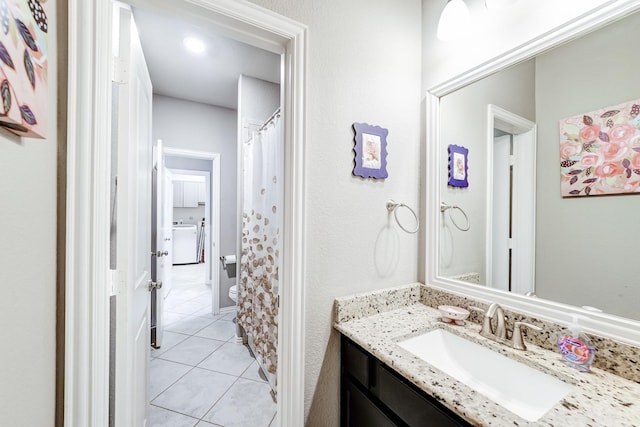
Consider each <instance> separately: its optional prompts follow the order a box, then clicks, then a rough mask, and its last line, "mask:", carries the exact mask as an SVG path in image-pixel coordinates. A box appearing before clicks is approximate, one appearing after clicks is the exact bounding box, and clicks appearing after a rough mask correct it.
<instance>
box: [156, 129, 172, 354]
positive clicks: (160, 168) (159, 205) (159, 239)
mask: <svg viewBox="0 0 640 427" xmlns="http://www.w3.org/2000/svg"><path fill="white" fill-rule="evenodd" d="M166 172H167V171H166V168H165V166H164V154H163V146H162V140H158V141H157V142H156V143H155V144H154V146H153V186H152V187H153V193H152V195H153V207H152V216H151V234H152V236H151V255H152V263H151V280H152V281H153V282H155V286H154V288H153V290H152V291H151V345H152V346H153V347H154V348H160V347H161V346H162V335H163V331H164V322H163V315H162V313H163V309H164V300H165V298H166V296H167V295H168V293H169V290H170V289H171V268H172V266H171V258H172V256H171V255H172V251H173V250H172V248H171V228H172V227H171V221H172V214H171V212H170V211H169V210H168V209H167V203H168V202H169V203H171V198H169V199H167V177H166V175H167V173H166ZM168 187H169V191H168V192H169V194H171V195H172V194H173V191H172V189H173V188H172V186H171V181H169V185H168ZM168 211H169V215H168V216H167V213H168Z"/></svg>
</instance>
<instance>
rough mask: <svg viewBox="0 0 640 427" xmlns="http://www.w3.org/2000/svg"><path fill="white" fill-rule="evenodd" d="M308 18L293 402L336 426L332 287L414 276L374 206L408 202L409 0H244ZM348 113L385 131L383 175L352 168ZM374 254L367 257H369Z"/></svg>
mask: <svg viewBox="0 0 640 427" xmlns="http://www.w3.org/2000/svg"><path fill="white" fill-rule="evenodd" d="M254 3H258V4H260V5H263V6H265V7H268V8H270V9H272V10H274V11H276V12H278V13H280V14H283V15H286V16H289V17H291V18H293V19H295V20H297V21H299V22H302V23H304V24H306V25H308V27H309V41H308V61H307V64H308V85H307V93H306V95H307V121H306V125H307V140H306V152H305V157H306V165H305V173H306V179H307V181H306V193H305V197H306V206H305V209H306V232H307V234H306V257H305V259H306V277H305V285H304V286H305V298H306V310H305V322H306V324H305V329H306V332H305V352H306V354H305V358H306V359H305V409H306V413H307V415H308V417H307V425H309V426H335V425H338V424H339V421H338V420H339V418H338V408H339V387H338V385H339V374H340V369H339V345H338V344H339V340H338V334H337V333H335V332H334V331H333V329H332V322H333V311H332V308H333V300H334V298H335V297H337V296H342V295H348V294H353V293H357V292H363V291H370V290H373V289H380V288H385V287H388V286H392V285H399V284H405V283H409V282H412V281H415V280H416V278H417V268H418V256H417V253H418V238H417V235H409V234H406V233H404V232H402V231H401V230H400V229H399V228H398V227H397V225H395V223H393V222H392V221H393V220H392V219H391V217H390V216H389V214H388V213H387V211H386V207H385V205H386V202H387V200H388V199H389V198H394V199H396V200H398V201H402V202H405V203H407V204H408V205H409V206H412V207H414V208H416V209H417V208H418V197H419V196H418V195H419V187H420V182H419V170H420V159H419V156H418V153H419V144H420V134H419V126H420V125H419V124H420V57H421V50H420V31H421V30H420V1H419V0H405V1H401V2H399V1H396V0H350V1H341V0H324V1H321V2H319V1H313V0H254ZM354 122H367V123H370V124H376V125H380V126H383V127H385V128H388V129H389V136H388V151H389V157H388V172H389V178H388V179H386V180H380V181H376V180H372V179H366V180H365V179H361V178H356V177H354V176H352V171H353V164H354V163H353V162H354V160H353V147H354V145H353V136H354V133H353V129H352V127H351V126H352V124H353V123H354ZM376 261H377V262H376Z"/></svg>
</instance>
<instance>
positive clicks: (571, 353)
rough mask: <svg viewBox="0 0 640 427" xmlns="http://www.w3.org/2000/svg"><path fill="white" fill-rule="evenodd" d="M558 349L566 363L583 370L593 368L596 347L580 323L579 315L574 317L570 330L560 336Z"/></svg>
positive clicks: (586, 370)
mask: <svg viewBox="0 0 640 427" xmlns="http://www.w3.org/2000/svg"><path fill="white" fill-rule="evenodd" d="M558 349H559V350H560V353H562V357H563V358H564V363H565V364H567V365H569V366H571V367H572V368H575V369H577V370H579V371H583V372H588V371H589V370H590V369H591V364H592V363H593V359H594V357H595V355H596V348H595V347H594V345H593V343H592V342H591V339H590V338H589V337H588V336H587V334H585V333H584V332H583V330H582V328H581V327H580V325H579V324H578V317H577V316H573V317H572V322H571V324H570V325H569V327H568V332H567V333H565V334H560V336H558Z"/></svg>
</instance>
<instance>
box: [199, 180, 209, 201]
mask: <svg viewBox="0 0 640 427" xmlns="http://www.w3.org/2000/svg"><path fill="white" fill-rule="evenodd" d="M198 203H199V204H205V203H207V186H206V185H205V183H204V182H200V183H198Z"/></svg>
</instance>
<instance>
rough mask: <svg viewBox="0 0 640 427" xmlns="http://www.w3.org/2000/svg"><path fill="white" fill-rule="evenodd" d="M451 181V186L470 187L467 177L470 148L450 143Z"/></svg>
mask: <svg viewBox="0 0 640 427" xmlns="http://www.w3.org/2000/svg"><path fill="white" fill-rule="evenodd" d="M448 151H449V182H448V184H449V185H450V186H451V187H468V186H469V180H468V179H467V170H468V165H467V161H468V158H467V157H468V155H469V149H468V148H464V147H461V146H459V145H449V148H448Z"/></svg>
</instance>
